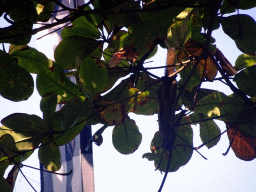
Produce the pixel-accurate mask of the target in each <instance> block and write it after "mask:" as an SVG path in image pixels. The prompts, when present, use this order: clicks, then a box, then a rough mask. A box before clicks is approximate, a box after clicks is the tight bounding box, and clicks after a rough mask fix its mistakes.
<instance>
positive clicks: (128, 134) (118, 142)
mask: <svg viewBox="0 0 256 192" xmlns="http://www.w3.org/2000/svg"><path fill="white" fill-rule="evenodd" d="M141 140H142V135H141V133H140V132H139V129H138V126H137V125H136V124H135V122H134V121H133V120H131V119H128V118H126V119H125V121H124V122H123V123H122V124H120V125H116V126H115V127H114V129H113V132H112V142H113V145H114V147H115V149H116V150H117V151H118V152H119V153H122V154H131V153H134V152H135V151H136V150H137V149H138V147H139V145H140V143H141Z"/></svg>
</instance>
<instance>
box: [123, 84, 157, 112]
mask: <svg viewBox="0 0 256 192" xmlns="http://www.w3.org/2000/svg"><path fill="white" fill-rule="evenodd" d="M129 92H130V96H132V95H136V94H138V93H139V92H140V91H139V90H138V89H136V88H131V89H130V90H129ZM128 105H130V106H131V107H130V110H129V112H133V113H135V114H140V115H153V114H155V113H157V112H158V99H157V95H156V92H155V91H154V92H151V91H144V92H142V93H141V94H139V95H137V96H135V97H132V98H131V99H130V101H129V103H128Z"/></svg>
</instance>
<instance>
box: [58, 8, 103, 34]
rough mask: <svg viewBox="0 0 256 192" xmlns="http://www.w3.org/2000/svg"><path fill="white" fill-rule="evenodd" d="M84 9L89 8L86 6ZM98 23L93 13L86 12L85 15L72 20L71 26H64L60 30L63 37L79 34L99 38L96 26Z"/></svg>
mask: <svg viewBox="0 0 256 192" xmlns="http://www.w3.org/2000/svg"><path fill="white" fill-rule="evenodd" d="M84 10H91V8H90V7H89V6H87V7H86V8H85V9H84ZM97 26H98V23H97V20H96V18H95V15H93V14H87V15H85V16H82V17H79V18H77V19H76V20H74V21H73V22H72V26H68V27H65V28H64V29H63V31H62V32H61V36H62V38H63V39H65V38H67V37H70V36H80V37H87V38H92V39H99V38H100V32H99V30H98V28H97Z"/></svg>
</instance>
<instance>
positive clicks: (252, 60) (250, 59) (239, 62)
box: [235, 54, 256, 70]
mask: <svg viewBox="0 0 256 192" xmlns="http://www.w3.org/2000/svg"><path fill="white" fill-rule="evenodd" d="M255 64H256V56H250V55H247V54H241V55H239V56H238V58H237V59H236V63H235V68H236V69H237V70H241V69H244V68H246V67H250V66H253V65H255Z"/></svg>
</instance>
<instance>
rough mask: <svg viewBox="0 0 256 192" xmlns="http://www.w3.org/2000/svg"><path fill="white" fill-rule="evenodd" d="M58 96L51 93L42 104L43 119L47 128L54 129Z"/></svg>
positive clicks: (44, 97)
mask: <svg viewBox="0 0 256 192" xmlns="http://www.w3.org/2000/svg"><path fill="white" fill-rule="evenodd" d="M56 106H57V94H56V93H55V92H51V93H49V94H46V95H44V96H43V97H42V99H41V102H40V109H41V111H42V112H43V118H44V121H45V123H46V125H47V126H49V127H50V128H51V127H52V116H53V114H54V113H55V111H56Z"/></svg>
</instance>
